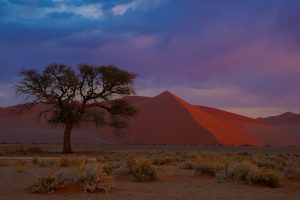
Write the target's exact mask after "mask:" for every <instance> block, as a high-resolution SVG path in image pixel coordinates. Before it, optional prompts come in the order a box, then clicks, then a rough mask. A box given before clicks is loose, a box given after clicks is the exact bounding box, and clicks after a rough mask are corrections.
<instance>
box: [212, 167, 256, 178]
mask: <svg viewBox="0 0 300 200" xmlns="http://www.w3.org/2000/svg"><path fill="white" fill-rule="evenodd" d="M253 168H255V169H256V166H254V165H253V164H250V163H237V164H234V165H233V166H231V167H228V168H227V169H224V170H222V171H220V172H219V173H217V174H216V178H217V180H218V181H220V182H225V181H245V180H246V178H247V175H248V173H249V171H251V170H253Z"/></svg>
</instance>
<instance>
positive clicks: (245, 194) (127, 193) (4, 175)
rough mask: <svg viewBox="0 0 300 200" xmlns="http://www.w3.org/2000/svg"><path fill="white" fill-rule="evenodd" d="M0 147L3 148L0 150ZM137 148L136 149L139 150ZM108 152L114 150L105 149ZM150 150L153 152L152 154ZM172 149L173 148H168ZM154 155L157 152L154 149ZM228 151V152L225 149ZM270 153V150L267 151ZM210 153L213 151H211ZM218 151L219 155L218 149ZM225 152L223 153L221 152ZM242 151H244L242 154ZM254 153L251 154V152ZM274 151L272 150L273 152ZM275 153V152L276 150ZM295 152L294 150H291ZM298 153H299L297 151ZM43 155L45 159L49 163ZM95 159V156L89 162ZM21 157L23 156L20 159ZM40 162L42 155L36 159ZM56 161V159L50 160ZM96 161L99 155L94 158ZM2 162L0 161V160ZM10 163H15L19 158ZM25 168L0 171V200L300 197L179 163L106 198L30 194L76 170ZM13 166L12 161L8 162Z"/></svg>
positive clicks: (292, 184)
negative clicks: (41, 179) (39, 180)
mask: <svg viewBox="0 0 300 200" xmlns="http://www.w3.org/2000/svg"><path fill="white" fill-rule="evenodd" d="M2 147H3V146H2ZM131 148H133V147H131V146H129V148H128V149H127V150H128V152H132V151H133V149H131ZM139 148H140V147H135V150H138V149H139ZM108 149H109V150H108V151H111V150H112V149H114V148H113V147H110V148H108ZM116 149H118V151H125V150H126V147H125V146H123V147H120V148H116ZM154 149H155V148H153V149H152V150H154ZM170 149H172V148H170ZM155 150H156V151H158V150H160V148H159V147H156V149H155ZM227 150H228V149H227ZM269 150H270V149H269ZM140 151H141V149H140ZM210 151H213V149H211V150H210ZM218 151H221V150H220V149H218ZM224 151H225V152H226V149H224ZM243 151H244V150H243ZM252 151H254V150H252ZM274 151H275V150H274ZM276 151H278V150H276ZM293 151H295V150H293ZM297 151H299V149H298V150H297ZM48 156H49V155H45V156H44V159H48ZM93 156H95V155H94V154H93V155H92V156H91V158H92V157H93ZM22 157H23V156H22ZM39 157H40V158H42V157H43V155H40V156H39ZM51 157H53V158H54V157H56V156H53V155H52V156H51ZM96 157H99V155H96ZM1 158H2V159H1ZM9 158H10V156H8V157H4V156H2V157H1V156H0V161H1V162H8V161H7V159H9ZM13 159H15V160H18V159H19V158H18V157H14V158H13ZM23 159H25V160H26V162H27V165H26V166H25V168H24V170H23V171H22V172H17V170H16V168H14V167H12V166H1V167H0V200H2V199H3V200H31V199H33V200H34V199H37V200H39V199H41V200H44V199H55V200H60V199H64V200H66V199H74V200H80V199H87V200H94V199H95V200H96V199H111V200H115V199H116V200H117V199H123V200H126V199H128V200H129V199H130V200H134V199H137V200H138V199H143V200H148V199H149V200H150V199H155V200H156V199H170V200H171V199H172V200H174V199H175V200H176V199H178V200H179V199H193V200H194V199H207V200H209V199H230V200H232V199H249V200H250V199H255V200H260V199H262V200H265V199H272V200H276V199H283V200H296V199H299V197H300V180H293V181H291V180H283V181H282V182H281V186H280V187H278V188H268V187H263V186H254V185H247V184H243V183H218V182H217V180H216V179H215V178H213V177H209V176H207V175H203V176H195V175H194V173H193V171H192V170H184V169H180V167H179V164H180V163H171V164H167V165H163V166H156V168H157V171H158V179H157V180H155V181H151V182H145V183H141V182H136V181H134V180H132V179H131V178H129V177H125V178H115V182H116V184H117V188H116V189H115V190H114V191H113V192H111V193H108V194H105V193H93V194H88V193H84V192H82V191H81V190H80V189H79V188H78V187H77V186H68V187H66V188H65V189H63V190H62V191H59V192H56V193H54V194H33V193H30V192H28V191H27V190H26V188H27V187H28V186H30V185H32V184H33V183H34V181H35V179H36V177H37V176H38V175H44V174H48V173H49V172H51V171H52V172H58V171H64V172H74V171H75V170H76V168H75V167H67V168H62V167H43V168H41V167H39V166H37V165H33V164H32V162H31V161H30V159H31V156H28V155H27V156H25V157H23ZM9 162H15V161H9Z"/></svg>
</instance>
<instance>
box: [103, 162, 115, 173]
mask: <svg viewBox="0 0 300 200" xmlns="http://www.w3.org/2000/svg"><path fill="white" fill-rule="evenodd" d="M114 168H115V167H114V166H113V165H112V164H105V165H103V167H102V169H103V172H105V173H106V174H108V175H110V174H112V173H113V170H114Z"/></svg>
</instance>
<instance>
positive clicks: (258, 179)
mask: <svg viewBox="0 0 300 200" xmlns="http://www.w3.org/2000/svg"><path fill="white" fill-rule="evenodd" d="M247 182H248V183H250V184H258V185H265V186H269V187H278V186H279V177H278V175H277V174H276V173H274V172H273V171H261V170H253V171H250V172H249V173H248V175H247Z"/></svg>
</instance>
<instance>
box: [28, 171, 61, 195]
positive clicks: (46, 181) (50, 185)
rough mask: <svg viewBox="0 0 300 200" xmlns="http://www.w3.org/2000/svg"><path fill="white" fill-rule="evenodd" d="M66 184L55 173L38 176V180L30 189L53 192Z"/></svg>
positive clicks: (38, 191)
mask: <svg viewBox="0 0 300 200" xmlns="http://www.w3.org/2000/svg"><path fill="white" fill-rule="evenodd" d="M63 186H64V183H63V181H61V180H60V179H59V178H58V177H57V176H55V175H46V176H39V177H37V180H36V182H35V183H34V184H33V185H32V186H30V187H29V190H30V191H32V192H37V193H41V192H47V193H52V192H54V191H57V190H59V189H60V188H62V187H63Z"/></svg>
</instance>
